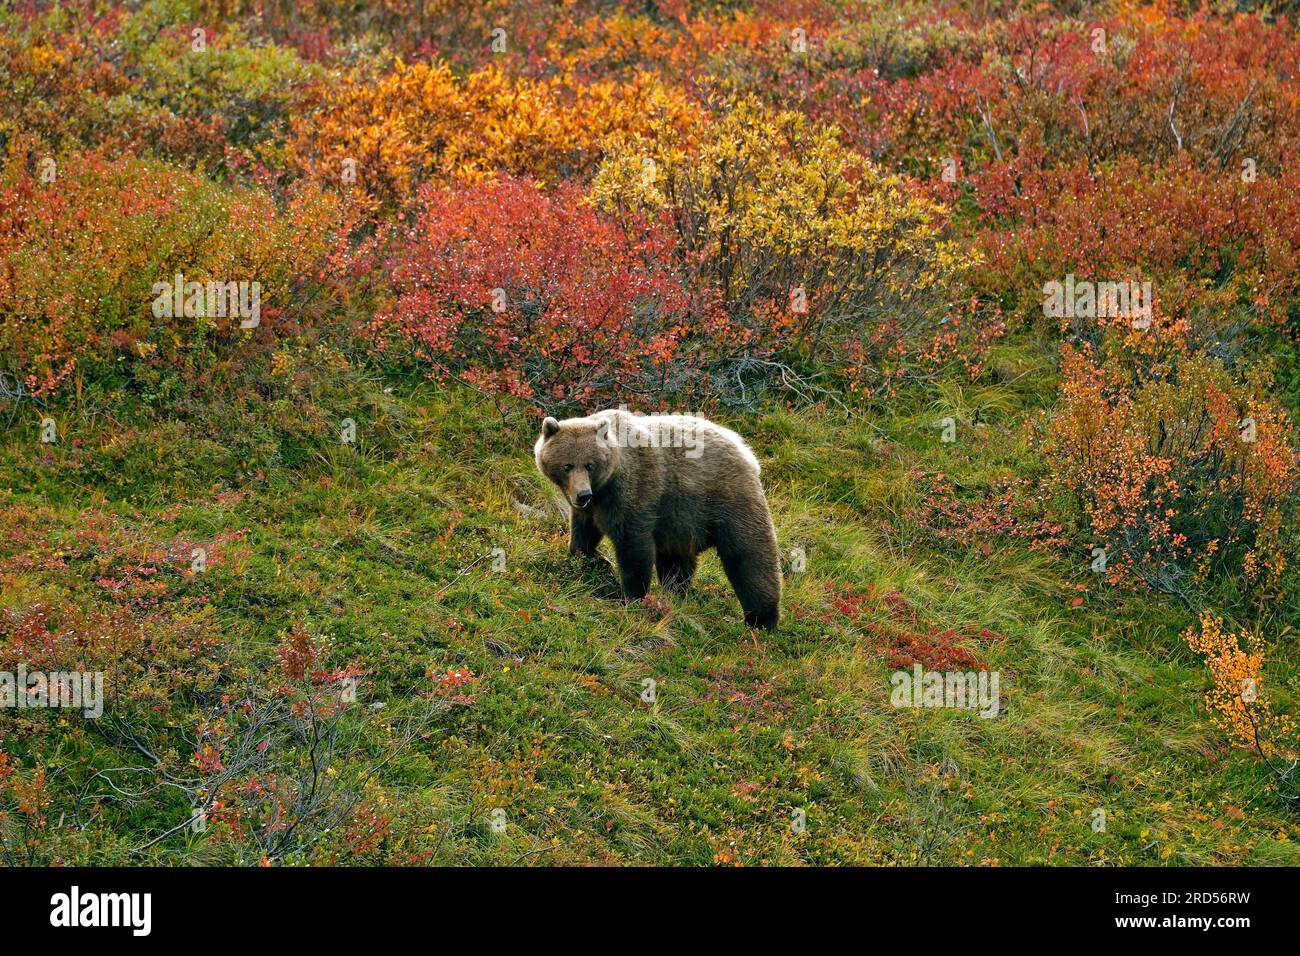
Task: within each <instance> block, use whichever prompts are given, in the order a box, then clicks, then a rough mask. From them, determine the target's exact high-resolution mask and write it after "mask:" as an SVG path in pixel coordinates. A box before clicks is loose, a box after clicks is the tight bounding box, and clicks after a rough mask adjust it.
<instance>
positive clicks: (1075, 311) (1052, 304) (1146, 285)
mask: <svg viewBox="0 0 1300 956" xmlns="http://www.w3.org/2000/svg"><path fill="white" fill-rule="evenodd" d="M1151 307H1152V298H1151V283H1150V282H1129V281H1125V282H1089V281H1087V280H1084V281H1081V282H1076V281H1075V280H1074V274H1073V273H1071V274H1069V275H1067V276H1066V277H1065V281H1064V282H1056V281H1055V280H1053V281H1052V282H1048V283H1046V284H1045V285H1044V286H1043V315H1045V316H1046V317H1047V318H1049V319H1074V318H1079V319H1098V318H1106V319H1129V320H1131V321H1132V323H1133V328H1135V329H1146V328H1150V327H1151Z"/></svg>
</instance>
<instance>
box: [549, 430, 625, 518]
mask: <svg viewBox="0 0 1300 956" xmlns="http://www.w3.org/2000/svg"><path fill="white" fill-rule="evenodd" d="M533 455H534V457H535V458H536V459H537V468H538V470H539V471H541V473H542V474H543V475H545V476H546V477H547V478H549V479H551V481H553V482H555V484H556V486H557V487H559V489H560V490H561V491H563V492H564V496H565V497H566V498H568V499H569V504H571V505H573V506H574V507H575V508H588V507H590V506H591V501H592V498H593V497H594V496H595V494H596V493H597V492H599V491H600V489H601V488H602V487H604V486H605V485H606V484H608V483H609V480H610V479H611V478H613V477H614V475H615V474H616V473H617V472H618V466H619V448H618V443H617V442H616V441H614V440H613V438H612V437H611V436H610V434H609V422H608V421H606V420H604V419H599V418H570V419H569V420H568V421H565V422H557V421H556V420H555V419H554V418H548V419H546V421H544V422H542V434H541V436H540V437H539V438H538V439H537V444H536V445H535V446H534V447H533Z"/></svg>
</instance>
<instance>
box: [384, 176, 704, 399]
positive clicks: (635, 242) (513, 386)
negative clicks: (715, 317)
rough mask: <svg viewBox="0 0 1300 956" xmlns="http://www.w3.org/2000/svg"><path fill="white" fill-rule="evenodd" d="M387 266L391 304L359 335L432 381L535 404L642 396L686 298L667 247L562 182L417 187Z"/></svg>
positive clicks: (667, 353)
mask: <svg viewBox="0 0 1300 956" xmlns="http://www.w3.org/2000/svg"><path fill="white" fill-rule="evenodd" d="M422 200H423V209H422V211H421V213H420V214H419V216H418V218H417V220H416V222H415V224H414V225H413V226H412V227H411V228H410V229H409V230H406V231H404V232H403V233H402V234H401V235H400V236H398V237H397V248H396V251H395V253H394V255H393V258H392V261H391V268H392V275H393V281H394V284H395V286H396V292H397V301H396V303H395V304H394V305H393V306H392V308H390V309H387V310H385V311H382V312H380V313H379V314H378V315H376V317H375V319H374V321H373V322H372V323H371V324H370V326H369V329H368V332H369V334H370V335H371V336H372V337H373V338H374V340H375V341H376V343H377V344H378V346H379V347H380V348H389V349H391V348H392V347H393V346H394V345H396V344H397V343H404V344H407V345H410V346H412V347H413V348H414V350H415V352H416V354H417V355H419V356H420V357H422V358H424V359H427V360H428V361H430V362H432V363H433V367H434V372H435V375H436V376H438V377H451V378H457V379H460V380H462V381H464V382H466V383H467V384H469V385H471V386H472V387H474V388H478V389H481V390H483V391H486V392H505V393H508V394H511V395H514V396H517V397H519V398H523V399H526V400H528V401H531V402H533V403H534V404H536V405H538V406H539V407H542V408H545V409H551V408H558V407H582V406H584V405H587V404H589V403H591V402H592V401H593V400H594V399H595V398H596V397H597V396H599V395H608V394H611V393H615V392H619V391H622V390H633V391H640V390H642V389H648V388H650V387H652V386H654V385H656V384H658V383H660V382H661V381H662V380H663V378H664V377H665V376H666V375H667V374H668V369H669V365H670V363H671V362H672V360H673V359H674V357H675V355H676V344H677V334H678V333H677V329H676V328H675V327H674V323H675V322H676V321H677V320H678V318H679V317H680V316H681V315H682V314H683V311H684V308H685V296H684V294H683V292H682V289H681V287H680V285H679V284H678V282H677V280H676V279H675V278H674V277H673V276H672V275H671V274H670V273H669V272H668V271H667V269H666V268H665V267H664V266H663V265H661V263H662V262H663V261H664V257H665V255H666V253H667V251H668V245H669V242H670V240H669V239H667V238H666V237H665V236H663V235H662V234H661V233H659V232H658V231H657V230H655V229H653V228H648V227H647V228H644V229H636V228H633V229H630V230H626V231H625V230H624V228H622V227H621V226H620V225H618V224H616V223H615V222H614V221H613V220H611V219H608V218H606V217H604V216H602V215H600V214H598V213H597V212H596V211H595V210H593V209H592V208H590V207H589V206H588V205H587V203H586V202H585V197H584V195H583V193H582V192H581V191H580V190H579V189H577V188H576V187H570V186H565V187H561V188H560V189H558V190H557V191H556V192H555V193H554V194H551V195H547V194H544V193H542V192H541V191H540V190H538V189H537V187H536V186H535V185H534V184H532V183H531V182H528V181H526V180H511V179H507V180H503V181H500V182H495V183H488V184H483V185H478V186H474V187H469V188H461V189H457V190H439V189H426V190H425V192H424V193H423V196H422Z"/></svg>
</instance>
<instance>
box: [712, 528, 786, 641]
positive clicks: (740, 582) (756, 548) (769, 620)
mask: <svg viewBox="0 0 1300 956" xmlns="http://www.w3.org/2000/svg"><path fill="white" fill-rule="evenodd" d="M731 518H732V520H731V523H730V525H729V526H728V527H726V528H722V529H720V530H719V533H718V540H717V549H718V557H719V558H721V559H722V569H723V570H724V571H726V572H727V580H728V581H730V582H731V587H732V589H733V590H734V591H735V592H736V597H737V598H739V599H740V607H741V609H742V610H743V611H744V612H745V624H746V625H747V626H748V627H761V628H764V629H765V630H769V631H774V630H776V625H777V621H778V619H779V618H780V614H781V612H780V607H781V556H780V554H779V553H778V552H777V549H776V532H775V531H774V530H773V528H772V519H771V517H769V516H768V514H767V509H766V508H763V507H755V506H752V505H751V506H749V507H745V506H744V505H742V506H741V513H737V514H734V515H732V516H731Z"/></svg>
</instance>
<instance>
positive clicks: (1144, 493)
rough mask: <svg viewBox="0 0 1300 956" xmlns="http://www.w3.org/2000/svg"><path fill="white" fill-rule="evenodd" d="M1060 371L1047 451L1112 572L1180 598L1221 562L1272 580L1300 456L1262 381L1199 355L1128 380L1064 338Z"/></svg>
mask: <svg viewBox="0 0 1300 956" xmlns="http://www.w3.org/2000/svg"><path fill="white" fill-rule="evenodd" d="M1062 372H1063V376H1064V381H1063V384H1062V387H1061V397H1060V404H1059V406H1058V408H1057V410H1056V411H1055V413H1054V416H1053V418H1052V420H1051V423H1050V425H1049V428H1048V437H1047V442H1046V447H1045V451H1046V456H1047V461H1048V464H1049V467H1050V469H1051V472H1052V481H1053V482H1054V483H1055V486H1056V487H1057V488H1058V489H1060V490H1064V491H1065V492H1067V493H1068V494H1069V495H1071V496H1072V497H1073V498H1074V499H1075V500H1076V501H1077V502H1078V503H1079V504H1080V506H1081V508H1082V511H1083V514H1084V517H1085V519H1086V522H1087V524H1088V526H1089V528H1090V529H1091V532H1092V534H1093V535H1094V536H1095V539H1096V540H1097V542H1098V543H1099V544H1100V545H1101V546H1102V547H1103V548H1104V549H1105V551H1106V552H1107V555H1108V564H1107V572H1108V574H1109V579H1110V580H1111V581H1112V582H1117V581H1119V580H1121V579H1123V578H1124V577H1126V576H1127V575H1129V574H1134V575H1136V576H1138V577H1139V578H1140V579H1142V580H1143V581H1145V582H1146V584H1148V585H1149V586H1151V587H1153V588H1155V589H1157V590H1161V591H1166V592H1168V593H1172V594H1177V595H1180V596H1183V597H1187V596H1188V594H1189V593H1190V592H1189V583H1190V584H1191V585H1196V584H1200V583H1203V582H1205V581H1206V580H1207V579H1208V578H1210V577H1211V576H1212V575H1214V574H1216V573H1228V574H1234V573H1240V574H1241V575H1243V576H1244V578H1245V580H1246V582H1247V583H1248V584H1253V585H1258V586H1262V587H1263V588H1268V587H1271V586H1273V585H1274V584H1276V583H1277V581H1278V580H1279V578H1280V577H1281V575H1282V572H1283V570H1284V569H1285V568H1286V566H1287V561H1288V553H1289V551H1290V548H1291V546H1290V544H1289V542H1288V541H1287V539H1286V537H1285V534H1284V532H1285V530H1286V526H1287V520H1288V518H1289V517H1290V516H1292V515H1293V514H1294V510H1295V492H1296V488H1297V479H1298V478H1300V456H1298V455H1297V452H1296V449H1295V447H1294V439H1295V435H1294V429H1293V428H1292V425H1291V422H1290V420H1289V418H1288V417H1287V414H1286V412H1285V410H1284V409H1282V408H1281V407H1280V406H1279V405H1278V404H1277V403H1276V402H1275V401H1273V400H1272V399H1271V398H1269V397H1268V396H1267V395H1266V394H1265V392H1264V391H1263V385H1264V384H1265V383H1263V382H1260V381H1255V382H1250V383H1247V384H1240V383H1238V382H1236V381H1234V380H1233V378H1232V376H1231V375H1230V374H1229V373H1228V371H1227V370H1226V369H1225V368H1224V366H1223V365H1222V364H1221V363H1220V362H1218V361H1216V360H1214V359H1211V358H1207V357H1204V356H1197V357H1191V358H1186V359H1184V360H1182V361H1181V362H1179V363H1177V364H1175V365H1173V366H1172V367H1171V368H1169V369H1168V370H1167V371H1166V373H1165V374H1164V375H1162V376H1160V377H1152V378H1147V379H1142V378H1136V379H1135V378H1134V377H1133V376H1132V375H1131V374H1130V373H1129V372H1128V371H1127V370H1126V369H1125V368H1124V367H1123V365H1122V364H1120V363H1119V362H1118V361H1116V360H1115V359H1114V358H1110V359H1109V360H1106V361H1102V362H1100V363H1099V362H1098V360H1097V359H1096V357H1095V355H1094V353H1093V352H1092V351H1091V350H1090V349H1087V348H1085V349H1082V350H1075V349H1073V348H1071V347H1069V346H1067V347H1066V348H1065V349H1064V364H1063V369H1062Z"/></svg>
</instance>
